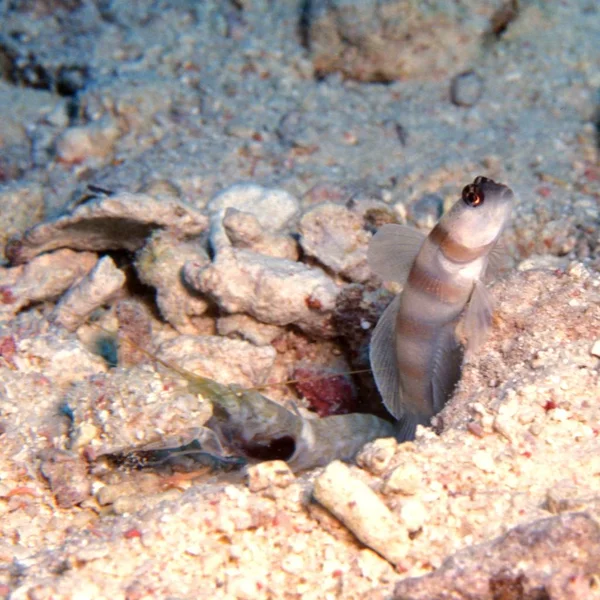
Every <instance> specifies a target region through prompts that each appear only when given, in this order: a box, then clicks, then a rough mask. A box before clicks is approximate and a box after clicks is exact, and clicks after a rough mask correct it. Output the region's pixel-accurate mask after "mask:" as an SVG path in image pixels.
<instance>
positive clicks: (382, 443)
mask: <svg viewBox="0 0 600 600" xmlns="http://www.w3.org/2000/svg"><path fill="white" fill-rule="evenodd" d="M397 448H398V442H396V440H395V439H394V438H382V439H379V440H375V441H373V442H371V443H370V444H367V445H366V446H365V447H364V449H363V451H362V452H361V453H360V454H359V455H358V456H357V457H356V462H357V464H358V465H359V466H360V467H362V468H363V469H366V470H367V471H370V472H371V473H373V474H374V475H381V474H383V473H385V471H386V470H387V468H388V465H389V464H390V461H391V460H392V458H393V457H394V454H395V452H396V450H397Z"/></svg>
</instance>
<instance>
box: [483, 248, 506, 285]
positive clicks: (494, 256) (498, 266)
mask: <svg viewBox="0 0 600 600" xmlns="http://www.w3.org/2000/svg"><path fill="white" fill-rule="evenodd" d="M509 266H510V256H509V255H508V252H507V250H506V245H505V244H504V242H503V241H502V240H500V241H499V242H496V245H495V246H494V247H493V248H492V251H491V252H490V255H489V258H488V267H487V269H486V271H485V279H486V281H491V280H493V279H495V278H496V276H497V275H498V273H500V272H501V271H505V270H507V269H508V268H509Z"/></svg>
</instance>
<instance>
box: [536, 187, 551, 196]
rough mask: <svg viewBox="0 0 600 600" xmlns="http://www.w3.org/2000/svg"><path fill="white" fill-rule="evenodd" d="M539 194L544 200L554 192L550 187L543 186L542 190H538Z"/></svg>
mask: <svg viewBox="0 0 600 600" xmlns="http://www.w3.org/2000/svg"><path fill="white" fill-rule="evenodd" d="M537 193H538V194H539V195H540V196H541V197H542V198H547V197H548V196H549V195H550V194H551V193H552V190H551V189H550V188H549V187H548V186H545V185H544V186H542V187H540V188H538V189H537Z"/></svg>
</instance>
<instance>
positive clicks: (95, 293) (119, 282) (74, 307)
mask: <svg viewBox="0 0 600 600" xmlns="http://www.w3.org/2000/svg"><path fill="white" fill-rule="evenodd" d="M124 285H125V274H124V273H123V271H121V270H120V269H118V268H117V266H116V265H115V263H114V261H113V259H112V258H111V257H110V256H105V257H104V258H101V259H100V260H99V261H98V264H97V265H96V266H95V267H94V268H93V269H92V270H91V271H90V273H89V274H88V275H86V276H85V277H84V278H83V279H82V280H81V281H80V282H79V283H77V284H76V285H75V286H73V287H72V288H71V289H70V290H69V291H68V292H67V293H66V294H65V296H64V297H63V298H62V299H61V301H60V302H59V303H58V304H57V306H56V308H55V309H54V312H53V314H52V320H53V321H54V322H55V323H58V324H59V325H62V326H63V327H65V328H66V329H68V330H69V331H75V330H76V329H77V328H78V327H79V326H80V325H81V324H82V323H83V322H84V321H85V320H86V319H87V318H88V316H89V315H91V314H92V312H93V311H94V310H96V309H97V308H98V307H100V306H102V305H103V304H106V303H107V302H108V301H109V300H110V299H111V298H113V297H114V296H115V294H116V293H117V292H118V291H119V290H120V289H122V288H123V286H124Z"/></svg>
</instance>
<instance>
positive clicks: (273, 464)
mask: <svg viewBox="0 0 600 600" xmlns="http://www.w3.org/2000/svg"><path fill="white" fill-rule="evenodd" d="M295 479H296V477H295V476H294V474H293V473H292V470H291V469H290V468H289V467H288V465H287V464H286V463H285V462H283V461H282V460H271V461H267V462H263V463H259V464H257V465H252V466H251V467H248V489H249V490H250V491H251V492H260V491H262V490H266V489H268V488H270V487H279V488H286V487H288V486H289V485H290V484H291V483H293V482H294V481H295Z"/></svg>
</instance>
